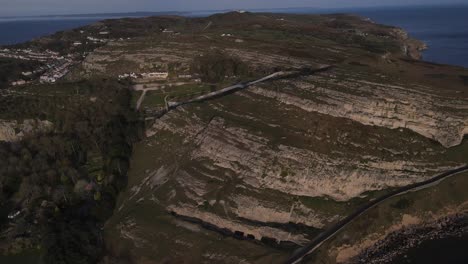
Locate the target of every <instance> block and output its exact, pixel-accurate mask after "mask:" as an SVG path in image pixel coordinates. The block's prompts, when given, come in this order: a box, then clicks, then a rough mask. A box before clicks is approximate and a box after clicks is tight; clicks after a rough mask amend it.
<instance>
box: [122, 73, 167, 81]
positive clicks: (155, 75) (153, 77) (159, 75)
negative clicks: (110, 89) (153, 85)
mask: <svg viewBox="0 0 468 264" xmlns="http://www.w3.org/2000/svg"><path fill="white" fill-rule="evenodd" d="M168 77H169V72H147V73H134V72H132V73H125V74H121V75H119V79H126V78H132V79H151V80H166V79H167V78H168Z"/></svg>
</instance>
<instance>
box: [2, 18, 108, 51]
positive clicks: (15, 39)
mask: <svg viewBox="0 0 468 264" xmlns="http://www.w3.org/2000/svg"><path fill="white" fill-rule="evenodd" d="M99 20H101V19H99V18H77V19H37V18H36V19H30V20H14V19H4V20H1V19H0V45H10V44H16V43H21V42H25V41H28V40H31V39H33V38H37V37H41V36H45V35H49V34H52V33H55V32H57V31H62V30H67V29H72V28H77V27H81V26H85V25H88V24H92V23H94V22H97V21H99Z"/></svg>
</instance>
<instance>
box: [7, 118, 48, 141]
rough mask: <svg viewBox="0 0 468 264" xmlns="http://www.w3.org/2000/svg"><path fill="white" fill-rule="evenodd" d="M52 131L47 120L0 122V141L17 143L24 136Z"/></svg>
mask: <svg viewBox="0 0 468 264" xmlns="http://www.w3.org/2000/svg"><path fill="white" fill-rule="evenodd" d="M52 129H53V124H52V123H51V122H49V121H47V120H46V121H41V120H33V119H26V120H24V121H23V122H22V123H21V122H18V121H16V120H13V121H6V120H0V141H7V142H11V141H17V140H20V139H21V138H23V137H24V136H28V135H32V134H35V133H40V132H47V131H50V130H52Z"/></svg>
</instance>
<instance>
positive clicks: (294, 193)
mask: <svg viewBox="0 0 468 264" xmlns="http://www.w3.org/2000/svg"><path fill="white" fill-rule="evenodd" d="M343 18H344V19H345V21H341V22H346V23H341V22H340V21H336V20H337V18H336V17H328V16H321V17H316V18H314V19H316V20H314V21H315V23H316V24H314V23H312V22H311V23H310V24H309V21H308V20H307V19H306V18H305V17H286V18H283V15H281V16H279V15H278V16H268V15H261V16H259V17H255V23H253V22H252V25H245V26H244V25H243V27H242V29H243V30H244V29H245V28H247V29H249V28H255V30H256V31H252V32H254V33H256V34H250V33H249V39H248V40H247V38H245V39H246V41H245V42H244V43H234V41H232V40H229V38H226V37H219V36H220V35H222V34H223V33H226V32H225V30H226V27H227V25H231V24H232V21H227V22H226V21H225V23H227V24H221V22H220V21H218V20H217V18H210V20H209V21H205V20H203V21H199V25H197V27H200V28H205V27H206V26H207V25H209V26H208V29H207V30H206V31H202V33H200V36H192V37H191V38H184V36H183V35H184V33H183V31H181V36H180V38H181V39H180V40H181V41H180V43H177V41H174V38H177V37H176V36H174V37H171V38H167V39H165V41H161V42H157V43H156V42H155V43H153V42H151V41H148V42H147V43H146V42H145V43H132V42H126V43H120V44H119V43H114V44H111V45H108V46H106V47H103V48H101V49H100V50H98V51H97V52H95V53H94V54H91V55H90V56H89V57H88V58H87V59H86V61H85V64H84V65H83V69H84V70H85V71H88V72H93V71H94V70H96V72H100V73H102V74H104V75H110V74H112V73H115V72H118V73H120V70H122V71H134V72H137V71H138V70H145V69H149V68H150V66H151V65H152V64H157V65H159V66H161V67H165V66H167V65H168V64H170V63H173V64H177V65H179V67H180V68H181V70H183V69H185V70H186V69H187V68H188V67H189V64H190V62H191V60H192V59H193V58H194V57H195V56H199V55H200V54H201V53H203V52H205V51H206V50H212V49H216V48H219V47H222V49H223V50H224V51H225V52H226V53H228V54H229V55H231V56H233V57H236V58H237V59H239V60H241V61H243V62H246V63H248V65H249V67H251V68H253V69H256V70H258V72H256V73H257V74H259V75H261V77H263V76H266V75H267V74H271V73H273V72H275V71H278V70H284V71H287V70H288V69H303V68H311V69H313V68H318V67H320V65H336V67H335V68H333V70H329V71H325V72H320V73H317V74H313V75H301V76H293V77H290V78H288V79H283V80H274V81H270V82H268V83H263V84H258V85H256V86H254V87H250V88H248V89H245V90H242V91H238V92H235V93H233V94H230V95H227V96H224V97H222V98H216V99H214V100H209V101H204V102H201V103H196V104H188V105H183V106H181V107H179V108H177V109H176V110H173V111H170V112H169V113H167V114H165V115H164V116H163V117H160V118H157V119H155V120H154V122H152V123H148V124H147V130H146V136H147V138H146V139H145V140H143V141H142V142H141V143H139V144H138V145H137V146H136V147H135V153H134V160H133V162H132V169H131V171H130V175H129V186H128V191H127V192H126V193H125V194H124V195H122V197H121V200H120V201H119V203H118V210H117V211H116V215H115V216H114V217H113V219H112V221H113V223H114V226H116V227H122V226H125V228H118V230H117V233H118V237H121V238H125V239H128V240H130V241H133V242H134V244H135V245H137V247H138V248H145V249H147V248H152V249H154V250H155V251H157V250H160V248H161V247H163V246H164V247H165V246H166V245H162V243H161V242H160V241H159V240H158V239H161V240H163V241H167V238H168V237H170V238H171V239H173V238H174V239H173V240H175V241H178V242H177V245H173V246H174V248H175V247H177V248H183V250H181V249H178V250H173V251H172V252H174V254H175V255H177V254H179V255H180V254H182V253H181V252H182V251H184V250H191V249H193V248H196V247H197V246H198V245H199V244H203V245H205V246H206V247H207V248H210V250H211V249H212V248H213V245H218V241H219V239H220V238H219V237H217V236H216V235H215V234H222V235H223V236H225V235H227V236H230V237H234V238H237V239H238V240H239V241H242V242H236V245H239V244H237V243H240V244H242V247H249V246H250V245H252V244H255V243H250V244H248V245H249V246H245V244H243V242H245V241H246V240H247V241H248V240H252V239H255V240H257V242H259V241H261V242H264V243H265V244H268V245H269V246H268V247H262V249H265V248H267V249H268V250H272V248H275V247H281V246H285V245H287V246H290V245H291V244H292V245H294V246H295V247H298V246H300V245H303V244H305V243H307V241H310V240H311V239H313V238H314V237H315V236H316V235H317V234H318V233H319V232H320V231H321V230H323V229H325V228H327V227H329V226H330V225H331V224H333V223H336V222H337V221H339V220H340V219H343V218H344V217H346V216H348V215H349V214H350V213H351V212H352V211H353V210H354V209H356V208H357V207H359V206H360V205H362V204H363V203H365V202H367V201H369V200H371V199H374V198H375V197H377V196H380V195H383V194H385V193H387V192H388V191H389V190H392V189H394V188H398V187H401V186H406V185H409V184H412V183H416V182H421V181H424V180H427V179H428V178H431V177H433V176H435V175H437V174H439V173H441V172H445V171H447V170H449V169H453V168H457V167H460V166H462V165H465V164H466V157H464V156H463V155H464V152H463V151H464V150H462V148H463V147H464V146H461V147H456V148H453V147H454V146H458V145H460V144H461V143H463V138H464V136H465V135H466V134H467V133H468V97H467V94H466V87H464V86H463V84H462V82H461V81H460V80H459V77H460V76H464V75H465V72H464V71H462V70H460V69H458V70H456V71H455V70H454V72H452V70H453V69H452V68H451V69H446V68H444V67H443V66H440V65H432V64H425V63H422V62H415V61H414V60H412V59H410V58H413V59H414V58H417V57H418V56H419V55H420V54H419V51H420V49H422V48H423V47H424V45H423V44H422V43H421V42H418V41H415V40H412V39H411V38H410V37H408V35H407V34H406V33H405V32H403V31H401V30H399V29H396V28H389V27H378V26H377V25H375V24H371V23H369V22H368V21H365V20H362V19H360V20H358V21H357V22H356V20H355V18H352V17H349V16H343V17H341V18H339V19H343ZM295 19H297V21H295ZM339 19H338V20H339ZM257 20H258V21H257ZM348 22H349V23H351V24H352V25H354V23H358V25H359V26H356V28H353V27H351V28H346V27H347V26H349V23H348ZM324 25H326V28H321V27H322V26H324ZM328 25H330V27H328ZM237 26H238V25H236V27H237ZM262 29H265V30H264V31H262ZM267 29H268V30H267ZM217 30H219V31H222V32H218V31H217ZM275 30H277V31H278V32H276V33H278V34H271V31H275ZM190 32H192V31H190ZM376 32H377V33H376ZM220 33H221V34H220ZM280 33H281V34H280ZM286 33H287V34H288V36H291V38H290V39H288V42H287V43H285V42H283V41H284V37H283V34H286ZM250 35H251V36H250ZM178 36H179V35H178ZM279 36H281V38H280V37H279ZM237 37H238V36H235V38H237ZM242 37H243V38H244V36H242ZM328 38H329V39H328ZM188 40H189V41H188ZM324 40H327V41H324ZM351 40H359V41H360V43H362V44H364V46H365V47H368V46H367V44H376V45H375V46H374V47H375V48H377V50H374V51H369V50H365V49H363V48H362V47H350V46H349V45H348V44H349V43H350V41H351ZM374 41H375V42H376V43H374ZM330 42H333V43H334V44H333V45H331V44H330ZM351 42H352V41H351ZM251 43H253V44H251ZM137 44H138V48H135V49H131V47H134V45H137ZM379 47H384V49H383V50H379ZM126 50H131V52H130V53H126V52H125V51H126ZM388 50H392V52H389V51H388ZM393 51H395V52H393ZM122 61H130V62H131V63H128V64H125V63H124V64H122V63H120V64H119V62H122ZM115 65H123V66H122V67H123V68H122V69H118V70H116V71H115V72H113V71H112V69H113V67H114V66H115ZM135 65H138V66H135ZM125 67H127V68H125ZM406 67H407V68H406ZM124 68H125V69H124ZM262 71H264V72H262ZM259 72H260V73H259ZM263 73H265V74H263ZM428 78H432V79H428ZM246 79H248V78H247V77H246ZM445 80H447V87H445V86H444V85H446V83H445V82H444V81H445ZM232 81H233V82H236V81H240V82H243V81H246V80H234V79H232ZM432 81H434V82H435V83H432ZM233 84H234V83H233ZM223 85H224V84H223ZM217 88H218V89H221V88H223V87H222V86H220V87H217ZM150 107H151V106H148V107H147V108H148V109H149V108H150ZM157 107H161V106H155V109H157ZM149 110H154V109H149ZM147 114H148V116H149V119H151V117H150V116H151V111H148V113H147ZM139 210H141V211H139ZM146 212H153V213H154V212H157V217H156V216H154V217H153V216H151V217H150V216H148V215H147V214H146ZM154 214H156V213H154ZM115 223H117V224H115ZM125 223H132V224H129V225H126V224H125ZM182 223H183V224H182ZM160 224H161V226H164V228H160V226H159V225H160ZM162 229H164V230H162ZM181 229H183V230H184V231H183V232H182V231H180V230H181ZM142 230H151V232H150V231H148V232H143V231H142ZM192 235H194V236H195V237H196V239H194V238H193V237H192ZM202 236H203V239H201V238H200V237H202ZM155 237H157V238H158V239H155ZM198 240H200V242H199V241H198ZM142 241H146V242H142ZM224 241H226V240H224ZM272 241H273V242H272ZM226 243H228V242H226ZM154 245H156V246H154ZM158 247H159V248H158ZM171 250H172V249H171ZM217 250H218V249H217ZM217 250H215V249H212V250H211V251H210V253H206V254H204V255H203V258H202V259H204V260H207V259H210V260H212V259H214V258H211V257H213V256H215V255H217V254H218V253H219V252H222V254H224V253H225V252H226V249H225V248H223V249H219V251H217ZM256 250H258V248H257V249H256ZM208 251H209V250H208ZM184 253H185V252H184ZM231 253H232V252H231ZM231 253H229V254H231ZM237 253H238V252H236V253H233V254H232V255H230V256H235V257H236V259H237V257H238V256H239V254H237ZM270 253H271V252H270ZM276 253H277V252H276ZM197 254H198V253H197ZM229 254H228V253H226V255H229ZM182 255H183V254H182ZM241 255H242V257H243V256H244V255H243V254H241ZM206 256H210V257H206ZM226 258H227V257H226ZM200 262H202V261H200ZM253 262H256V259H255V261H253ZM272 262H275V261H271V260H270V261H264V263H272ZM258 263H261V262H258Z"/></svg>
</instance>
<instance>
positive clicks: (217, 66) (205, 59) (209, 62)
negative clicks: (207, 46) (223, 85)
mask: <svg viewBox="0 0 468 264" xmlns="http://www.w3.org/2000/svg"><path fill="white" fill-rule="evenodd" d="M192 72H194V73H197V74H200V77H201V79H202V81H204V82H208V83H219V82H222V81H224V80H225V79H226V77H234V76H236V77H240V76H247V75H249V74H250V69H249V66H248V65H247V64H246V63H245V62H243V61H242V60H240V59H239V58H236V57H233V56H230V55H229V54H226V53H224V52H222V51H220V50H215V51H212V52H210V53H206V54H203V55H201V56H198V57H196V58H195V59H194V61H193V64H192Z"/></svg>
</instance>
